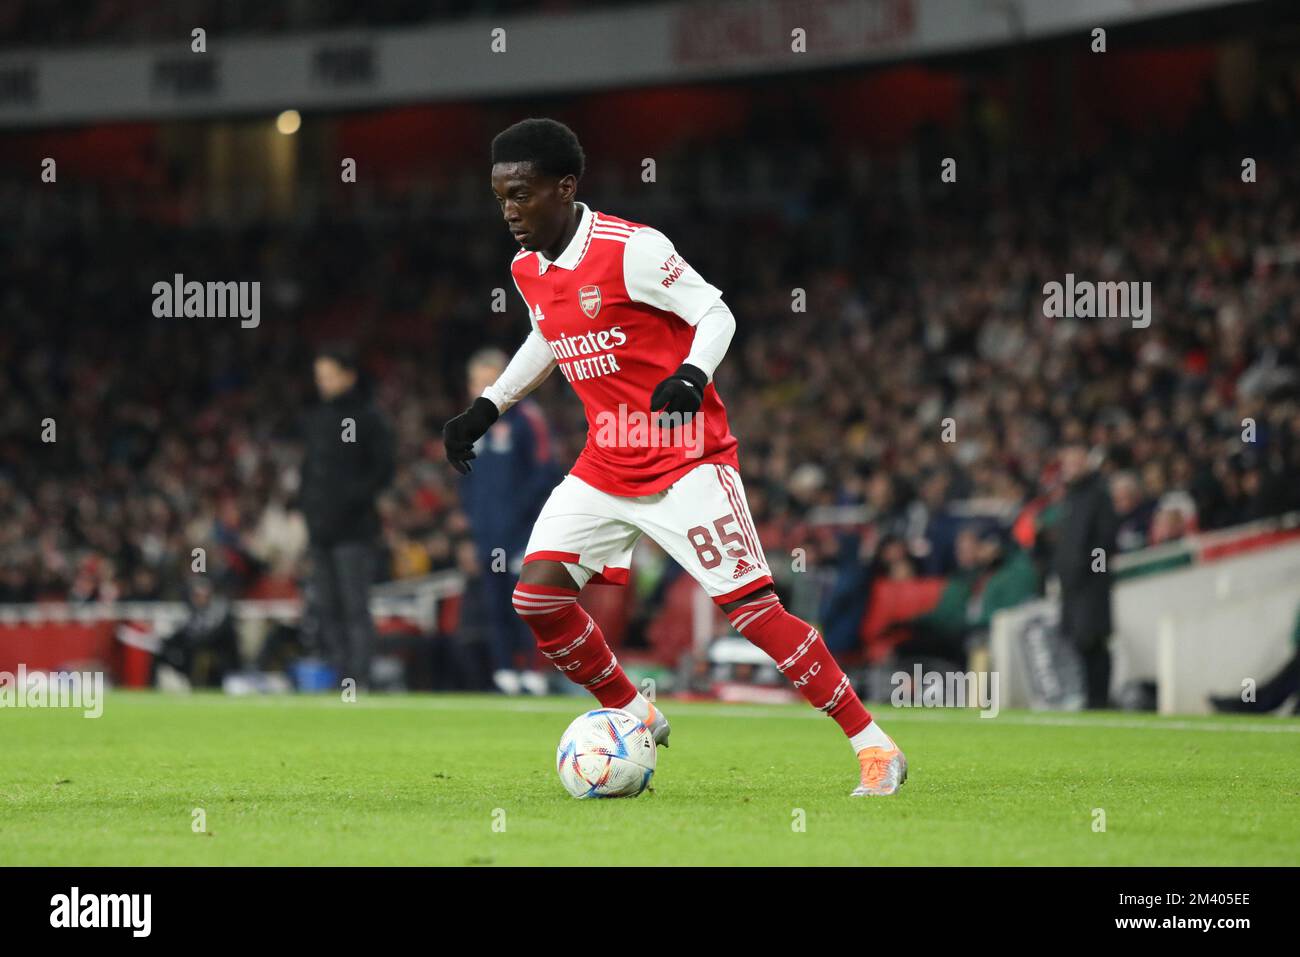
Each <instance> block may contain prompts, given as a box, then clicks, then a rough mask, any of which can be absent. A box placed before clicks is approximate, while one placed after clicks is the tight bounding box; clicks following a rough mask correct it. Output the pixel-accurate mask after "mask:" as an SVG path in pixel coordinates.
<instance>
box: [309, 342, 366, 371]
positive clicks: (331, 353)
mask: <svg viewBox="0 0 1300 957" xmlns="http://www.w3.org/2000/svg"><path fill="white" fill-rule="evenodd" d="M315 357H316V358H317V359H333V360H334V361H335V362H337V363H338V364H339V365H340V366H341V367H342V368H344V369H347V370H348V371H349V372H356V371H357V369H358V366H359V362H358V360H357V347H356V344H355V343H352V342H347V341H346V340H341V339H335V340H331V341H329V342H323V343H321V344H320V345H319V346H317V347H316V355H315Z"/></svg>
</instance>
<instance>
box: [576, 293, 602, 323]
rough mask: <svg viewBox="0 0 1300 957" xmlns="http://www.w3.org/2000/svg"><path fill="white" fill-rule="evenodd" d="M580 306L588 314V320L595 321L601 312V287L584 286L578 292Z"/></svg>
mask: <svg viewBox="0 0 1300 957" xmlns="http://www.w3.org/2000/svg"><path fill="white" fill-rule="evenodd" d="M578 305H580V306H581V307H582V311H583V312H585V313H586V314H587V318H588V319H595V318H596V313H598V312H600V287H599V286H583V287H582V288H581V289H579V290H578Z"/></svg>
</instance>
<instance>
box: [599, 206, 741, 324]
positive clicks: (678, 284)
mask: <svg viewBox="0 0 1300 957" xmlns="http://www.w3.org/2000/svg"><path fill="white" fill-rule="evenodd" d="M623 283H624V285H625V286H626V287H627V294H628V297H629V298H631V299H632V301H633V302H643V303H646V304H647V305H650V306H654V307H655V308H656V309H663V310H666V311H667V312H673V313H676V314H677V315H678V316H680V317H681V318H682V320H683V321H684V322H686V323H687V324H688V325H692V326H693V325H696V324H697V323H698V322H699V321H700V317H702V316H703V315H704V314H705V313H706V312H707V311H708V309H709V307H710V306H712V305H713V304H714V303H715V302H717V301H718V300H719V299H721V298H722V290H720V289H718V288H717V287H716V286H711V285H709V284H708V283H707V282H705V281H704V277H703V276H701V275H700V274H699V273H698V272H696V271H695V270H694V269H693V268H691V266H690V264H689V263H687V262H686V260H685V259H683V258H682V257H681V256H679V255H678V254H677V250H675V249H674V248H673V244H672V243H671V242H669V241H668V237H667V236H665V235H664V234H663V233H661V232H659V230H657V229H651V228H650V227H648V226H647V227H643V228H642V229H638V230H637V231H636V232H634V233H633V234H632V235H631V236H630V237H629V238H628V240H627V244H626V245H625V246H624V247H623Z"/></svg>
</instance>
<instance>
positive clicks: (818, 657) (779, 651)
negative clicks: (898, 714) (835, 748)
mask: <svg viewBox="0 0 1300 957" xmlns="http://www.w3.org/2000/svg"><path fill="white" fill-rule="evenodd" d="M727 617H728V618H729V619H731V624H732V626H733V627H734V628H735V629H736V631H738V632H740V633H741V634H742V635H744V636H745V637H746V638H748V639H749V640H750V641H752V642H753V643H754V644H755V645H757V646H758V647H759V648H761V649H763V651H765V652H766V653H767V654H768V656H769V657H771V659H772V660H773V661H775V662H776V666H777V668H778V669H779V670H780V672H781V674H783V675H785V676H786V677H787V678H789V679H790V680H791V681H793V682H794V686H795V687H796V688H798V689H799V693H800V694H802V695H803V696H804V697H805V698H807V699H808V703H809V704H811V705H812V706H813V707H814V708H817V709H818V710H820V711H825V712H826V713H827V714H829V715H830V716H831V717H832V718H834V719H835V721H836V723H838V724H839V726H840V727H841V728H843V729H844V733H845V734H846V735H848V736H849V737H853V735H855V734H857V733H858V732H859V731H861V730H862V729H863V728H865V727H866V726H867V725H869V724H870V723H871V713H870V712H868V711H867V709H866V708H864V707H863V706H862V701H861V700H860V699H859V698H858V696H857V693H856V692H854V690H853V688H852V687H850V685H849V676H848V675H846V674H845V673H844V670H843V669H842V668H840V666H839V665H838V664H837V663H836V661H835V659H834V658H833V657H831V652H830V649H829V648H827V647H826V642H825V641H823V640H822V636H821V635H819V634H817V629H816V628H814V627H812V625H810V624H808V622H806V621H803V620H802V619H799V618H796V617H795V616H794V615H792V614H790V613H789V612H788V611H786V610H785V608H783V607H782V605H781V599H780V598H778V597H777V595H776V593H775V592H769V593H768V594H766V595H763V596H762V597H760V598H755V599H754V600H753V601H749V602H746V603H745V604H743V605H741V606H740V607H739V608H736V609H735V610H733V611H731V612H729V613H728V614H727Z"/></svg>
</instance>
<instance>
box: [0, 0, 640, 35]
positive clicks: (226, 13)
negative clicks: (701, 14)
mask: <svg viewBox="0 0 1300 957" xmlns="http://www.w3.org/2000/svg"><path fill="white" fill-rule="evenodd" d="M647 2H648V0H599V3H600V5H601V6H612V5H615V4H618V3H637V4H640V5H643V6H644V5H645V4H646V3H647ZM592 5H593V4H592V2H591V0H584V2H581V3H580V2H579V0H166V2H159V0H59V2H58V5H57V9H55V8H54V5H53V4H51V3H50V2H49V0H5V2H4V3H3V4H0V45H4V46H19V45H22V46H47V45H55V44H58V45H64V44H86V43H105V44H107V43H112V44H120V43H123V42H133V43H134V42H146V41H149V42H155V43H167V42H180V43H185V44H188V43H189V39H190V31H191V30H193V29H194V28H195V27H202V28H204V29H205V30H207V32H208V34H209V36H233V35H241V34H251V35H263V34H273V33H284V32H288V31H291V30H292V31H304V30H329V29H343V28H347V27H353V28H358V29H361V28H364V29H371V28H383V27H402V26H411V25H413V24H418V23H425V22H427V21H431V20H447V19H453V18H466V17H484V16H493V15H502V16H505V15H513V14H535V13H560V12H573V11H576V10H579V9H582V8H589V7H591V6H592Z"/></svg>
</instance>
